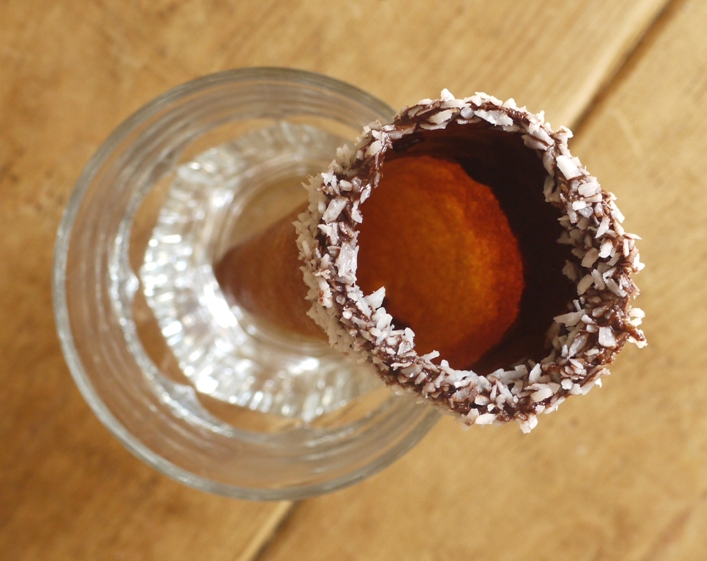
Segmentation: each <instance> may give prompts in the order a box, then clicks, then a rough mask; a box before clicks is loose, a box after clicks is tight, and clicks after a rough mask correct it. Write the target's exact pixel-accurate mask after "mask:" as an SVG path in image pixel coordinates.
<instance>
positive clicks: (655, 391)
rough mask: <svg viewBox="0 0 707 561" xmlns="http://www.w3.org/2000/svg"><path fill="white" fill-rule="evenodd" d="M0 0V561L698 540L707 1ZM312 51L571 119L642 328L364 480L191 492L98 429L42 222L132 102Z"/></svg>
mask: <svg viewBox="0 0 707 561" xmlns="http://www.w3.org/2000/svg"><path fill="white" fill-rule="evenodd" d="M411 5H412V3H411V2H404V1H403V0H363V1H360V2H323V1H316V0H292V1H288V2H281V1H275V0H260V1H255V0H240V1H225V0H210V1H206V0H186V1H185V0H183V1H178V2H174V1H170V0H157V1H154V2H149V3H138V2H118V1H117V0H112V1H111V0H103V1H99V0H87V1H82V0H60V1H58V2H44V1H42V0H10V1H9V2H8V1H6V2H4V3H1V4H0V263H1V266H0V559H2V560H11V561H15V560H22V561H24V560H34V559H74V560H83V559H87V560H88V559H90V560H96V559H125V560H133V559H135V560H142V559H145V560H151V559H170V560H175V561H179V560H181V559H184V560H186V559H216V560H219V559H223V560H226V559H228V560H231V559H234V560H250V559H256V558H257V559H262V560H267V561H271V560H279V559H311V560H317V559H331V558H337V559H396V558H400V559H422V560H425V559H430V560H431V559H450V560H457V559H458V560H462V559H464V560H466V559H474V560H475V561H486V560H488V561H492V560H512V559H513V560H516V559H527V560H528V561H542V560H549V559H572V560H581V561H584V560H586V561H590V560H591V561H594V560H596V561H614V560H616V561H618V560H622V561H623V560H629V561H663V560H670V561H673V560H687V559H700V558H701V557H702V556H703V555H704V551H707V537H706V536H705V534H704V531H703V529H704V528H705V526H706V525H707V500H706V499H707V415H705V414H704V413H703V409H704V406H703V403H704V402H705V401H707V389H705V386H704V384H701V383H700V382H701V377H702V370H701V365H702V363H703V362H705V361H706V359H707V345H705V342H706V340H705V339H706V336H705V333H706V332H707V325H706V324H707V311H705V310H706V304H707V288H705V284H706V283H704V281H703V280H702V278H701V277H702V276H704V274H705V272H707V271H706V270H705V261H704V258H705V257H707V204H706V203H707V178H706V177H707V176H706V175H705V174H704V173H703V172H702V167H703V166H702V165H701V160H700V158H701V157H702V154H704V153H705V152H706V151H707V138H706V137H705V135H704V134H703V133H702V125H701V120H702V115H703V114H704V113H705V111H707V38H706V37H705V33H704V32H703V28H704V26H705V24H706V23H707V5H705V3H703V2H698V1H696V0H693V1H692V2H690V1H687V0H675V1H673V2H668V0H632V1H624V2H605V1H604V0H592V1H583V2H580V1H573V0H572V1H566V0H543V1H540V0H532V1H527V2H522V3H520V2H516V1H514V0H497V1H494V2H481V1H466V2H463V1H456V0H453V1H449V2H445V3H438V4H436V6H437V9H436V10H434V11H430V10H429V7H428V4H422V3H416V4H415V7H411ZM263 65H272V66H290V67H297V68H304V69H308V70H314V71H318V72H322V73H325V74H329V75H332V76H334V77H337V78H340V79H343V80H345V81H348V82H350V83H353V84H356V85H357V86H359V87H361V88H363V89H365V90H368V91H370V92H371V93H373V94H374V95H376V96H378V97H380V98H382V99H384V100H385V101H387V102H388V103H390V104H391V105H393V106H396V107H397V106H403V105H405V104H410V103H414V102H415V101H417V100H418V99H419V98H422V97H428V96H434V95H436V94H437V93H438V92H439V90H440V89H441V88H443V87H447V88H449V89H450V90H451V91H452V92H454V93H455V94H457V95H460V96H461V95H467V94H469V93H472V92H473V91H478V90H483V91H488V92H489V93H492V94H494V95H496V96H498V97H501V98H505V97H515V98H516V100H517V101H518V102H520V103H521V104H524V105H527V106H528V107H529V108H530V109H531V110H540V109H545V110H546V112H547V115H548V119H549V120H550V121H551V122H552V123H553V124H554V125H560V124H568V125H570V126H574V125H577V127H576V133H577V137H576V139H575V140H574V143H573V145H572V146H573V151H574V152H575V153H576V154H578V155H579V156H580V157H581V158H582V160H583V162H584V163H585V164H586V165H587V167H588V168H589V169H590V171H591V172H592V173H594V174H595V175H597V176H598V177H599V178H600V180H601V181H602V183H603V185H604V186H605V187H606V188H608V189H610V190H612V191H614V192H615V193H616V194H617V195H618V197H619V203H620V207H621V209H622V210H623V211H624V213H625V214H626V215H627V217H628V218H627V227H628V229H629V230H630V231H635V232H636V233H638V234H640V235H641V236H642V237H643V238H644V239H643V241H642V242H641V243H640V245H639V248H640V249H641V251H642V255H643V260H644V261H645V262H646V263H647V264H648V266H647V268H646V270H645V271H644V272H643V273H642V274H641V275H640V276H639V277H638V279H637V280H638V283H639V286H640V287H641V288H642V290H643V294H642V296H641V299H640V302H639V303H640V306H641V307H642V308H644V309H645V310H646V312H647V313H648V318H647V320H646V324H645V327H646V333H647V335H648V337H649V341H650V344H649V346H648V347H647V348H646V349H643V350H641V351H638V350H636V349H633V348H631V349H628V350H627V351H626V352H625V353H624V355H622V356H621V358H620V359H619V361H618V363H617V365H616V367H615V368H614V369H613V372H614V374H613V375H612V377H610V378H609V379H607V381H606V383H605V385H604V388H603V389H595V390H593V391H592V393H591V394H589V395H588V396H587V397H584V398H573V399H571V400H569V401H568V402H567V403H566V404H564V405H563V406H562V407H561V408H560V410H559V412H558V413H556V414H553V415H551V416H547V417H543V418H542V419H541V424H540V426H539V427H538V428H537V429H536V430H535V431H534V432H533V433H532V434H530V435H528V436H524V435H522V434H520V431H519V430H518V429H517V427H515V426H508V427H500V428H496V427H493V428H486V429H480V430H478V429H473V430H471V431H469V432H462V431H461V430H460V429H459V427H458V426H457V425H456V424H454V423H453V422H451V421H449V420H443V421H442V422H440V423H439V425H438V426H437V427H436V428H435V429H434V430H433V431H432V432H431V433H430V434H429V435H428V436H427V437H426V438H425V440H423V442H422V443H421V444H420V445H418V446H417V447H416V448H415V449H414V450H413V451H412V452H410V453H409V454H408V455H407V456H405V457H404V458H403V459H401V460H400V461H398V462H397V463H396V464H394V465H393V466H391V467H390V468H388V469H387V470H385V471H384V472H382V473H380V474H378V475H376V476H374V477H372V478H370V479H369V480H367V481H364V482H363V483H361V484H359V485H357V486H354V487H351V488H349V489H345V490H342V491H339V492H336V493H333V494H330V495H327V496H323V497H319V498H315V499H310V500H307V501H303V502H302V503H299V504H297V505H294V506H293V505H290V504H289V503H251V502H245V501H236V500H229V499H225V498H220V497H215V496H211V495H206V494H203V493H200V492H198V491H195V490H192V489H189V488H186V487H183V486H181V485H180V484H178V483H176V482H174V481H171V480H169V479H167V478H166V477H164V476H162V475H160V474H158V473H156V472H154V471H152V470H151V469H150V468H148V467H147V466H145V465H143V464H142V463H140V462H139V461H138V460H137V459H135V458H133V457H132V456H131V455H130V454H129V453H128V452H127V451H125V450H124V449H123V448H122V447H121V445H120V444H119V443H118V442H117V441H116V440H115V439H113V437H112V436H110V434H109V433H108V431H107V430H106V429H104V428H103V427H102V426H101V425H100V423H99V422H98V420H97V419H96V418H95V417H94V416H93V414H92V413H91V412H90V410H89V409H88V406H87V405H86V404H85V403H84V402H83V400H82V398H81V397H80V395H79V393H78V390H77V389H76V388H75V386H74V384H73V382H72V380H71V377H70V375H69V372H68V369H67V367H66V366H65V364H64V361H63V357H62V356H61V352H60V349H59V345H58V341H57V338H56V335H55V328H54V322H53V317H52V311H51V294H50V286H51V266H52V262H51V260H52V251H53V243H54V237H55V233H56V228H57V226H58V223H59V220H60V217H61V212H62V210H63V208H64V206H65V205H66V201H67V198H68V196H69V194H70V192H71V189H72V186H73V183H74V182H75V180H76V178H77V177H78V175H79V174H80V172H81V169H82V167H83V166H84V165H85V163H86V161H87V160H88V158H89V157H90V155H91V154H92V153H93V151H94V150H95V149H96V148H97V147H98V146H99V144H100V143H101V142H102V141H103V140H104V139H105V137H106V136H107V135H108V134H109V133H110V132H111V130H112V129H113V128H114V127H115V126H117V125H118V124H119V123H120V122H121V121H122V120H123V119H125V118H126V117H127V116H128V115H129V114H130V113H131V112H133V111H134V110H136V109H137V108H139V107H140V106H141V105H143V104H144V103H145V102H147V101H148V100H149V99H151V98H152V97H154V96H155V95H157V94H159V93H161V92H162V91H164V90H166V89H168V88H170V87H172V86H174V85H177V84H179V83H181V82H184V81H186V80H188V79H191V78H194V77H197V76H200V75H203V74H206V73H209V72H213V71H217V70H223V69H227V68H234V67H241V66H263Z"/></svg>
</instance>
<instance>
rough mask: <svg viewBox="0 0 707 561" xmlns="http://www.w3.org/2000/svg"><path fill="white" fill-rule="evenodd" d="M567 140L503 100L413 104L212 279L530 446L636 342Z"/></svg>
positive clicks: (607, 246)
mask: <svg viewBox="0 0 707 561" xmlns="http://www.w3.org/2000/svg"><path fill="white" fill-rule="evenodd" d="M570 136H571V133H570V132H569V131H568V130H567V129H564V128H560V129H559V130H558V131H556V132H555V131H553V130H552V129H551V128H550V126H549V125H548V124H547V123H545V122H544V121H543V118H542V116H541V115H534V114H532V113H529V112H528V111H527V110H526V109H525V108H519V107H517V106H516V105H515V103H514V102H513V100H509V101H507V102H505V103H503V102H501V101H499V100H497V99H495V98H493V97H490V96H486V95H484V94H477V95H475V96H472V97H469V98H465V99H455V98H454V97H453V96H451V94H449V92H446V91H445V92H443V95H442V97H441V99H439V100H423V101H421V102H420V103H418V104H417V105H415V106H412V107H410V108H406V109H404V110H403V111H401V112H400V113H399V114H398V115H397V116H396V117H395V119H394V120H393V122H392V123H389V124H381V123H373V124H371V125H370V126H368V127H366V128H365V129H364V133H363V135H362V137H361V138H360V139H359V140H358V142H357V144H356V146H354V148H353V149H349V148H347V147H344V148H341V149H339V150H338V152H337V158H336V159H335V160H334V161H333V162H332V164H331V165H330V167H329V169H328V170H327V171H326V172H324V173H322V174H320V175H318V176H315V177H313V178H311V181H310V182H309V184H308V186H307V188H308V191H309V204H308V206H307V208H306V209H299V210H302V212H300V213H299V215H298V221H297V222H296V228H297V229H296V232H295V230H294V229H293V227H292V225H291V223H292V221H293V220H294V217H295V215H296V214H297V213H298V212H299V210H298V211H296V212H295V213H293V214H292V215H290V216H289V217H287V218H285V219H283V220H282V221H281V222H279V223H278V224H275V225H274V226H272V227H271V228H269V229H268V230H266V231H265V232H263V233H262V234H259V235H257V236H256V237H254V238H253V239H251V240H249V241H248V242H246V243H244V244H242V245H241V246H238V247H236V248H234V249H232V250H231V251H230V252H229V253H228V254H227V255H226V256H225V258H224V259H223V260H222V262H221V263H220V264H219V265H218V267H217V275H218V278H219V281H220V282H221V284H222V286H223V287H224V289H225V291H226V292H230V293H232V294H233V296H234V298H235V299H236V300H237V301H238V302H239V303H240V304H241V306H242V307H244V308H245V309H246V310H248V311H250V312H251V313H252V314H254V315H256V316H259V317H261V318H263V319H266V320H268V321H270V322H272V323H274V324H276V325H278V326H279V327H281V328H283V329H286V330H290V331H291V332H294V333H298V334H300V335H305V336H308V337H309V336H313V337H316V336H318V335H319V334H326V336H328V339H329V343H330V344H331V345H332V346H333V347H334V348H335V349H338V350H339V351H341V352H343V353H346V354H348V355H352V356H354V357H356V358H358V359H360V360H362V361H366V362H369V363H372V364H373V365H374V366H376V368H377V371H378V373H379V374H380V376H381V377H382V379H383V380H384V381H385V382H386V383H387V384H389V385H390V386H392V387H393V389H394V390H395V391H397V392H400V393H412V394H414V395H416V396H418V397H422V398H423V399H424V400H426V401H429V402H430V403H432V404H434V405H435V406H437V407H439V408H440V409H442V410H444V411H446V412H451V413H453V414H455V415H457V417H458V418H459V419H460V420H461V421H462V422H464V423H465V424H495V423H501V422H506V421H510V420H516V421H518V422H519V423H520V425H521V428H522V429H523V430H524V431H526V432H527V431H529V430H531V429H532V428H533V427H534V426H535V424H536V423H537V415H538V414H539V413H541V412H543V411H544V412H550V411H553V410H554V409H556V407H557V406H558V405H559V404H560V403H561V402H562V401H564V399H565V398H566V397H568V396H569V395H573V394H583V393H586V392H588V391H589V389H591V388H592V387H593V386H594V385H595V384H597V383H598V382H600V379H601V377H602V376H604V375H606V374H608V370H607V366H608V365H609V364H611V362H613V360H614V358H615V356H616V354H617V353H618V352H619V351H620V350H621V348H622V347H623V346H624V344H625V343H626V342H633V343H636V344H638V345H643V344H644V343H645V338H644V336H643V334H642V332H641V331H640V330H639V329H638V325H639V324H640V323H641V318H642V316H643V314H642V312H641V311H640V310H638V309H637V308H632V307H631V305H630V300H631V298H633V297H634V296H636V295H637V294H638V289H637V288H636V286H635V284H634V283H633V280H632V278H631V275H632V274H633V273H635V272H637V271H638V270H640V269H641V268H642V264H641V263H640V260H639V256H638V251H637V249H636V247H635V239H636V238H637V236H633V235H631V234H628V233H626V232H624V230H623V227H622V226H621V222H622V220H623V216H622V215H621V213H620V212H619V210H618V208H617V207H616V205H615V203H614V197H613V195H611V194H610V193H608V192H606V191H604V190H602V189H601V187H600V186H599V184H598V182H597V180H596V179H595V178H594V177H592V176H591V175H589V173H588V172H587V171H586V170H585V169H584V168H583V167H582V165H581V163H580V162H579V160H577V159H576V158H575V157H573V156H572V155H571V154H570V152H569V149H568V147H567V140H568V138H569V137H570ZM295 238H296V243H295ZM295 246H296V247H298V248H299V257H300V259H301V261H299V262H298V260H297V250H296V249H295ZM300 268H301V269H302V270H300ZM302 273H304V275H303V276H302ZM305 299H306V300H307V302H306V303H304V301H305ZM303 303H304V305H303ZM310 318H311V319H313V320H314V322H312V321H311V319H310ZM315 323H316V324H315Z"/></svg>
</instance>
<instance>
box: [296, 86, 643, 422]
mask: <svg viewBox="0 0 707 561" xmlns="http://www.w3.org/2000/svg"><path fill="white" fill-rule="evenodd" d="M450 123H457V124H458V125H468V124H472V123H481V124H483V125H484V126H487V127H493V128H497V129H501V130H502V131H503V132H505V133H509V134H516V135H520V136H521V138H522V139H523V142H524V144H525V146H526V147H527V148H528V149H529V150H532V151H533V152H535V153H536V154H537V155H538V157H539V158H540V159H541V160H542V163H543V166H544V168H545V171H546V173H547V175H546V178H545V184H544V188H543V191H544V196H545V200H546V202H547V203H549V204H551V205H553V206H554V207H555V208H557V209H558V210H559V211H560V215H561V218H560V224H561V225H562V227H563V232H562V235H561V236H560V238H559V239H558V243H561V244H568V245H570V246H571V249H572V254H573V255H574V257H576V261H575V262H570V261H567V263H566V265H565V267H564V269H563V271H562V272H563V274H564V275H565V276H567V277H568V278H569V279H570V280H571V281H572V282H573V283H574V284H575V285H576V288H577V294H576V298H575V299H573V300H572V301H571V302H569V303H568V311H567V313H564V314H562V315H559V316H556V317H555V318H554V321H553V322H552V325H551V326H550V327H549V330H548V333H547V340H548V343H549V346H548V350H547V356H545V357H544V358H543V359H542V360H540V361H539V362H537V363H536V362H534V361H533V360H526V361H525V362H522V363H520V364H513V365H509V366H508V367H507V368H506V369H498V370H496V371H494V372H492V373H490V374H487V375H485V376H482V375H478V374H476V373H475V372H473V371H471V370H455V369H453V368H451V367H450V366H449V364H448V363H447V361H446V360H444V357H439V353H437V352H436V351H435V352H432V353H428V354H426V355H418V354H417V352H416V351H415V349H414V339H415V335H414V332H413V331H412V330H411V329H409V328H406V329H396V328H395V326H394V325H393V318H392V316H391V315H390V314H388V313H387V312H386V310H385V308H384V307H383V306H382V303H383V299H384V297H385V289H384V288H382V289H380V290H377V291H376V292H374V293H372V294H368V295H366V294H364V293H363V292H362V291H361V289H360V288H359V286H358V284H357V281H356V267H357V255H358V241H357V238H358V231H357V226H358V224H360V223H361V222H362V220H363V215H362V212H361V208H360V205H361V204H362V203H363V202H364V201H365V200H366V199H367V198H368V197H369V196H370V195H371V192H372V190H373V189H375V188H376V187H377V186H378V183H379V181H380V177H381V167H382V165H383V162H384V160H385V155H386V152H387V151H388V150H389V149H391V148H392V147H393V144H394V143H395V142H396V141H399V140H400V139H402V138H404V137H405V136H407V135H410V134H412V133H415V132H422V131H425V130H439V129H444V128H446V127H447V126H448V125H449V124H450ZM571 137H572V133H571V132H570V131H569V130H568V129H566V128H564V127H560V128H559V129H558V130H557V131H553V130H552V128H551V126H550V124H549V123H546V122H545V121H544V115H543V114H542V113H540V114H533V113H530V112H528V111H527V110H526V108H525V107H517V105H516V103H515V101H514V100H513V99H509V100H507V101H506V102H502V101H501V100H499V99H496V98H494V97H492V96H489V95H487V94H484V93H477V94H475V95H473V96H471V97H467V98H464V99H455V98H454V96H453V95H452V94H451V93H449V91H447V90H443V91H442V94H441V96H440V99H437V100H430V99H424V100H422V101H420V102H419V103H417V104H416V105H413V106H411V107H407V108H405V109H403V110H402V111H401V112H400V113H398V115H396V116H395V118H394V119H393V121H392V122H391V123H388V124H382V123H380V122H374V123H371V124H370V125H368V126H366V127H365V128H364V130H363V134H362V136H361V137H360V138H359V139H358V140H357V142H356V144H355V146H354V148H353V149H351V148H349V147H348V146H344V147H343V148H339V149H338V150H337V155H336V159H335V160H334V161H332V162H331V164H330V165H329V168H328V170H327V171H326V172H324V173H321V174H320V175H317V176H314V177H312V178H310V181H309V183H308V184H307V185H306V187H307V190H308V193H309V207H308V211H307V212H305V213H303V214H301V215H300V216H299V221H298V222H296V223H295V226H296V228H297V233H298V239H297V243H298V246H299V249H300V258H301V259H302V262H303V267H302V271H303V273H304V280H305V283H306V284H307V286H308V287H309V292H308V296H307V297H308V299H309V300H310V301H311V302H312V307H311V309H310V312H309V315H310V316H311V317H312V318H313V319H314V321H315V322H316V323H317V324H318V325H319V326H321V327H322V328H323V329H324V331H325V332H326V333H327V335H328V337H329V342H330V344H331V346H332V347H333V348H335V349H337V350H339V351H340V352H343V353H345V354H347V355H349V356H353V357H355V358H357V359H358V360H359V361H360V362H367V363H370V364H372V365H373V366H375V368H376V370H377V372H378V374H379V375H380V377H381V378H382V379H383V381H384V382H385V383H386V384H388V385H389V386H391V387H392V388H393V389H394V391H396V393H412V394H414V395H416V396H418V398H421V399H422V400H423V401H425V402H429V403H432V404H434V405H435V406H436V407H438V408H439V409H440V410H442V411H444V412H448V413H450V412H451V413H452V414H454V415H455V416H456V417H457V418H458V419H459V420H461V421H462V422H463V423H464V424H465V425H487V424H499V423H503V422H507V421H510V420H516V421H518V422H519V423H520V427H521V429H522V430H523V432H529V431H530V430H532V429H533V428H534V427H535V426H536V424H537V415H538V414H540V413H542V412H545V413H550V412H552V411H554V410H555V409H557V407H558V406H559V405H560V403H562V402H563V401H564V400H565V399H566V398H567V397H568V396H570V395H577V394H586V393H588V392H589V390H590V389H591V388H592V387H593V386H594V385H595V384H598V385H601V377H602V376H605V375H607V374H609V371H608V369H607V366H608V365H609V364H611V363H612V362H613V360H614V358H615V356H616V354H617V353H618V352H619V351H620V350H621V348H622V347H623V346H624V344H625V343H626V342H631V343H635V344H637V345H638V346H644V345H645V337H644V335H643V333H642V332H641V331H640V329H638V326H639V325H640V323H641V320H642V318H643V316H644V314H643V312H642V311H641V310H640V309H639V308H635V307H631V305H630V300H631V298H633V297H635V296H637V295H638V289H637V287H636V285H635V284H634V283H633V280H632V278H631V275H632V274H633V273H636V272H638V271H640V270H641V269H642V268H643V264H642V263H641V262H640V259H639V254H638V250H637V248H636V246H635V240H637V239H640V238H639V237H638V236H635V235H633V234H629V233H627V232H625V231H624V229H623V227H622V226H621V223H622V222H623V219H624V217H623V215H622V214H621V212H620V211H619V209H618V208H617V206H616V204H615V197H614V195H613V194H611V193H609V192H607V191H604V190H603V189H602V188H601V187H600V185H599V183H598V181H597V180H596V178H595V177H593V176H591V175H590V174H589V173H588V172H587V170H586V169H585V168H584V167H583V166H582V164H581V163H580V161H579V160H578V159H577V158H576V157H574V156H572V155H571V154H570V151H569V148H568V146H567V141H568V139H569V138H571ZM438 358H441V359H442V360H440V361H439V363H436V362H433V360H435V359H438Z"/></svg>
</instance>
